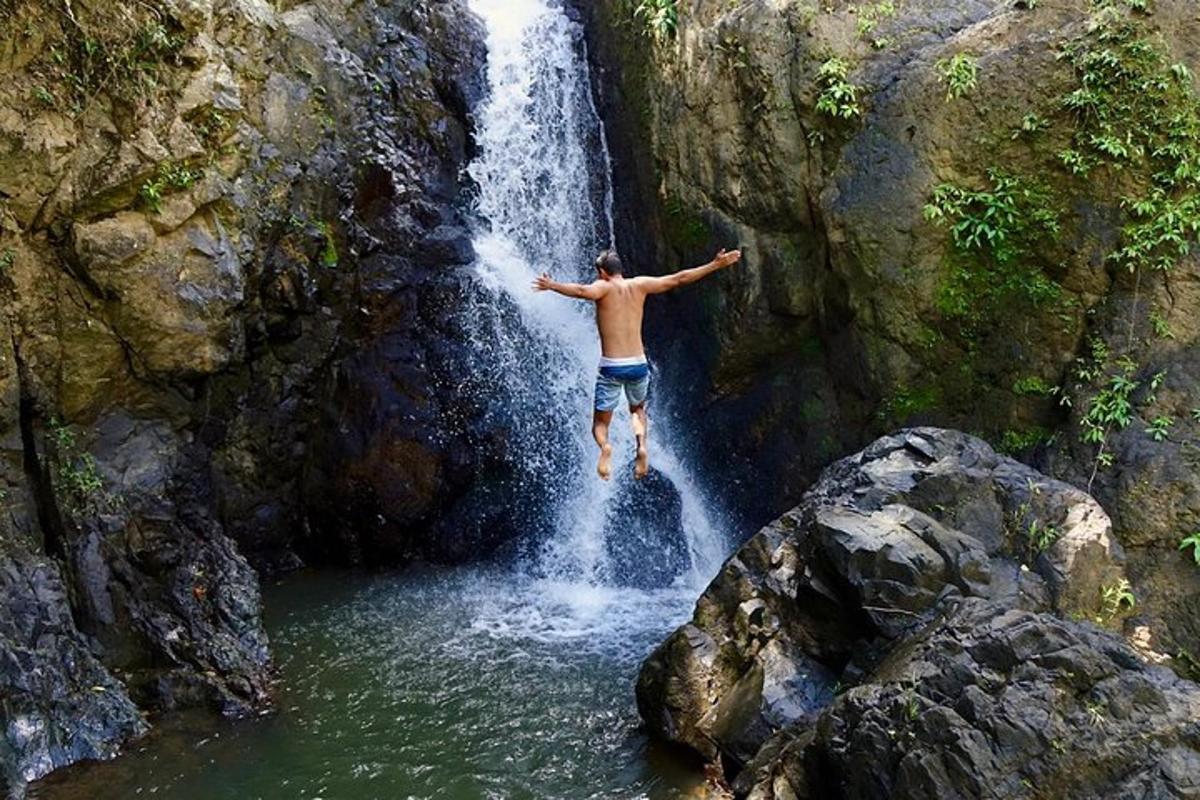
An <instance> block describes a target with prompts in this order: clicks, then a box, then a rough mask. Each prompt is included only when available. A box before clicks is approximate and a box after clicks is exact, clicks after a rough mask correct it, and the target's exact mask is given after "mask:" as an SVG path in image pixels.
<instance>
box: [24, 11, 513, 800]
mask: <svg viewBox="0 0 1200 800" xmlns="http://www.w3.org/2000/svg"><path fill="white" fill-rule="evenodd" d="M483 58H484V50H483V43H482V31H481V28H480V25H479V23H478V21H477V20H476V19H475V18H474V17H473V16H472V15H470V14H469V12H468V11H467V9H466V6H465V3H463V2H458V1H457V0H454V1H452V2H446V3H437V4H424V3H410V2H400V3H388V2H366V3H362V2H350V1H349V0H316V1H315V2H305V3H293V2H282V3H279V2H276V3H269V2H264V0H161V1H159V2H136V3H135V2H129V3H124V2H122V3H108V2H91V0H74V2H62V3H58V2H55V3H42V2H32V1H29V2H23V1H22V0H4V2H0V76H2V78H3V80H0V302H2V304H3V306H2V308H3V313H0V512H2V513H0V698H2V700H0V776H2V777H3V780H4V781H5V782H6V783H7V784H9V785H10V786H11V787H13V788H12V789H11V791H13V792H19V787H20V785H21V784H22V783H23V782H24V781H26V780H31V779H34V778H36V777H38V776H40V775H43V774H45V773H46V772H47V771H49V770H51V769H54V768H56V767H59V766H62V765H64V764H68V763H71V762H73V761H76V760H79V759H82V758H103V757H108V756H110V755H112V754H113V753H114V752H116V750H117V748H118V747H119V746H120V744H121V743H122V742H123V741H124V740H125V739H127V738H128V737H130V736H133V735H137V734H138V733H140V732H141V731H143V730H145V729H146V725H147V723H146V721H145V719H144V718H145V715H146V714H147V712H153V711H159V710H164V709H172V708H179V707H183V706H190V705H204V706H211V707H215V708H217V709H220V710H222V711H223V712H225V713H228V714H246V713H252V712H254V711H256V710H259V709H262V708H263V707H264V706H265V705H266V704H267V702H268V688H269V680H270V656H269V651H268V645H267V640H266V635H265V633H264V632H263V629H262V626H261V621H260V599H259V591H258V579H257V575H256V569H255V568H257V569H258V570H264V571H267V572H271V571H275V570H279V569H288V568H292V567H294V566H296V565H297V564H299V563H300V561H301V559H303V560H306V561H309V562H315V563H324V562H335V563H358V562H362V561H364V560H371V561H372V562H373V563H380V562H387V561H393V562H394V561H397V560H400V559H404V558H407V557H409V556H412V555H414V554H420V555H426V556H431V557H438V558H449V559H456V558H462V557H465V556H467V555H470V554H472V553H473V552H475V551H476V549H477V548H479V547H482V546H484V545H485V544H486V543H487V541H488V540H487V537H483V536H482V535H479V536H477V535H476V531H477V530H478V529H472V528H470V527H469V526H466V525H462V526H458V527H456V528H454V529H453V530H448V529H444V528H443V529H438V530H436V531H435V530H434V529H433V526H434V523H435V521H436V520H437V519H438V518H439V517H440V516H441V514H442V512H443V511H445V510H446V509H447V508H449V507H450V506H451V505H452V504H453V503H454V502H455V498H456V497H459V496H461V495H462V494H463V492H465V491H466V489H467V487H469V486H470V485H471V483H472V480H473V475H474V474H475V473H476V472H478V471H479V470H481V469H484V468H485V467H486V464H487V461H488V459H489V458H494V457H495V453H496V445H495V444H489V443H488V441H484V439H486V437H485V436H484V435H483V434H482V433H481V432H480V431H478V430H476V429H475V428H473V427H472V426H473V425H474V424H475V423H474V422H473V419H474V417H473V416H472V415H473V413H474V412H473V409H472V407H471V405H470V403H469V401H468V400H465V399H463V397H462V396H461V395H460V396H456V397H451V398H450V399H449V400H446V399H445V398H444V396H443V395H440V394H439V393H438V392H437V387H438V385H439V381H440V380H442V379H444V377H445V375H446V374H448V372H449V371H450V370H452V369H454V368H455V366H456V365H457V364H458V361H459V360H461V332H460V331H458V330H457V329H456V327H455V324H454V321H453V319H452V317H451V315H450V314H449V313H448V309H451V308H453V307H454V305H455V303H456V302H457V298H458V297H459V296H460V294H461V291H462V283H463V281H464V280H465V279H464V276H463V270H462V268H463V266H464V265H465V264H467V263H469V262H470V261H471V258H472V254H471V246H470V241H469V238H468V236H467V233H466V231H465V228H464V211H463V209H464V207H465V205H466V203H465V197H464V194H463V189H464V186H463V180H462V178H461V176H460V171H461V168H462V165H463V164H464V162H465V160H466V158H467V157H468V156H469V154H470V149H471V144H470V125H471V120H470V108H471V106H472V104H473V103H474V102H475V101H476V100H477V99H478V97H479V95H480V93H481V92H482V86H483V83H482V81H483V66H482V65H483ZM488 536H490V537H491V540H490V541H495V540H496V539H498V538H502V537H503V536H504V531H503V528H502V526H495V528H494V529H493V530H492V531H491V533H489V534H488ZM252 565H253V567H252Z"/></svg>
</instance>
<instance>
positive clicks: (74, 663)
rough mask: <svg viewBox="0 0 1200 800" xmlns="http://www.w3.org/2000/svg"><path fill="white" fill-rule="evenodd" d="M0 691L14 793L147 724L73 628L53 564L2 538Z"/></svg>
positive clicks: (112, 747)
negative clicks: (32, 781) (26, 784)
mask: <svg viewBox="0 0 1200 800" xmlns="http://www.w3.org/2000/svg"><path fill="white" fill-rule="evenodd" d="M0 695H2V696H3V698H4V702H3V706H2V710H0V782H2V783H3V785H4V786H5V787H6V788H7V790H8V792H9V793H14V794H16V795H17V796H20V795H19V793H20V791H21V788H22V786H23V784H24V783H25V782H26V781H31V780H36V779H37V778H40V777H41V776H43V775H45V774H46V773H48V772H50V771H51V770H53V769H56V768H58V767H61V766H65V765H67V764H71V763H74V762H75V761H79V760H81V759H108V758H112V757H113V756H114V755H116V754H117V753H118V752H119V751H120V748H121V745H122V744H123V743H124V742H125V741H126V740H127V739H129V738H130V737H134V736H138V735H140V734H141V733H143V732H144V731H145V730H146V728H147V726H146V724H145V723H144V722H143V721H142V718H141V716H139V714H138V709H137V706H135V705H134V703H133V701H132V700H131V699H130V697H129V694H128V693H127V691H126V689H125V687H124V686H123V685H122V683H121V682H120V681H119V680H117V679H116V678H114V677H113V676H112V674H111V673H110V672H109V671H108V670H106V669H105V668H104V666H103V665H102V664H101V663H100V661H99V660H98V659H97V658H96V657H95V656H94V655H93V654H92V652H91V649H90V648H89V646H88V642H87V640H86V639H85V638H84V636H83V635H82V634H81V633H80V632H79V630H78V629H77V628H76V627H75V623H74V621H73V620H72V618H71V607H70V604H69V598H68V594H67V588H66V586H65V585H64V584H63V581H62V577H61V575H60V573H59V569H58V567H57V565H55V564H54V562H53V561H51V560H50V559H47V558H44V557H39V556H34V555H31V554H28V553H23V552H21V551H20V550H17V549H15V548H14V547H13V546H12V544H11V542H5V541H2V540H0Z"/></svg>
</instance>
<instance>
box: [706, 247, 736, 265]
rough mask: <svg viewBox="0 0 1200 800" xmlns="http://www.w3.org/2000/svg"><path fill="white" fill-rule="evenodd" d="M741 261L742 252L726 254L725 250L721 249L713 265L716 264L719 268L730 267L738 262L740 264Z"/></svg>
mask: <svg viewBox="0 0 1200 800" xmlns="http://www.w3.org/2000/svg"><path fill="white" fill-rule="evenodd" d="M741 260H742V251H741V250H733V251H730V252H728V253H726V252H725V248H721V249H720V250H718V251H717V255H716V257H715V258H713V263H714V264H716V265H717V266H718V267H728V266H730V265H731V264H736V263H737V262H739V261H741Z"/></svg>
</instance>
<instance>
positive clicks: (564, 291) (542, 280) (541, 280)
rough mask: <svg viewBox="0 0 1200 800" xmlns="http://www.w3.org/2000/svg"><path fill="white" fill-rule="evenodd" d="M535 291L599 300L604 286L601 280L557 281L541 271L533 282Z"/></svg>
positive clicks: (602, 294) (603, 291)
mask: <svg viewBox="0 0 1200 800" xmlns="http://www.w3.org/2000/svg"><path fill="white" fill-rule="evenodd" d="M533 290H534V291H535V292H557V293H558V294H561V295H563V296H564V297H577V298H579V299H580V300H599V299H600V298H601V297H603V296H604V293H605V291H606V286H605V285H604V282H603V281H596V282H595V283H559V282H558V281H556V280H554V279H553V278H551V277H550V276H549V275H548V274H547V273H545V272H543V273H542V274H541V275H539V276H538V277H537V279H535V280H534V282H533Z"/></svg>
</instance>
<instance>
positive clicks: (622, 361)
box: [600, 356, 646, 367]
mask: <svg viewBox="0 0 1200 800" xmlns="http://www.w3.org/2000/svg"><path fill="white" fill-rule="evenodd" d="M645 363H646V357H645V356H621V357H620V358H609V357H608V356H600V366H602V367H636V366H638V365H639V364H645Z"/></svg>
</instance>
